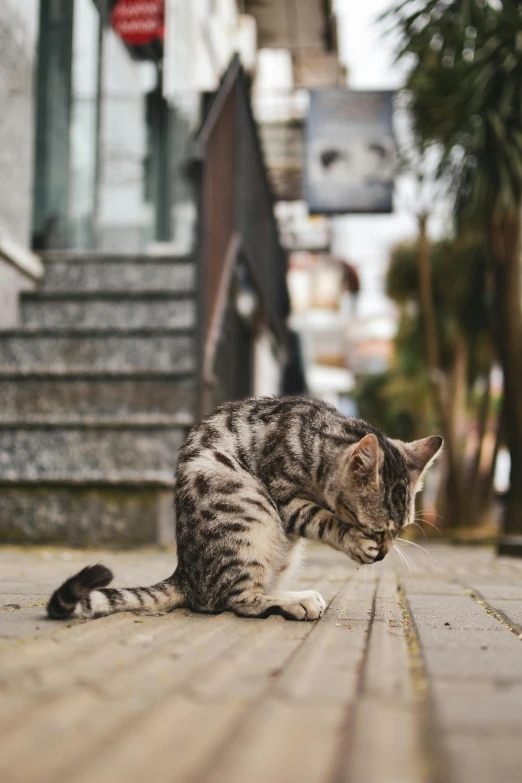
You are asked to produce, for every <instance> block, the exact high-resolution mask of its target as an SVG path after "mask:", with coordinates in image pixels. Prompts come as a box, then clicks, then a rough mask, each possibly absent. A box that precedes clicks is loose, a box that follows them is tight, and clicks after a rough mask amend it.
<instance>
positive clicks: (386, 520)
mask: <svg viewBox="0 0 522 783" xmlns="http://www.w3.org/2000/svg"><path fill="white" fill-rule="evenodd" d="M441 447H442V438H440V437H439V436H433V437H430V438H424V439H423V440H417V441H414V442H413V443H403V442H402V441H396V440H393V441H392V440H388V441H387V442H386V443H385V444H384V447H381V445H380V444H379V440H378V439H377V437H376V436H375V435H366V436H365V437H364V438H362V440H360V441H359V443H357V444H356V445H355V446H352V447H350V449H349V450H348V452H347V454H346V456H345V459H344V460H342V461H341V464H340V465H339V468H338V470H337V473H336V476H335V479H334V481H335V487H336V490H335V493H334V494H333V497H332V496H331V505H332V506H333V511H334V513H335V514H336V516H338V518H339V519H342V520H345V521H347V522H348V521H350V522H352V523H355V525H356V526H357V528H358V529H359V530H360V532H361V534H362V535H363V536H364V537H365V538H369V539H371V540H372V541H374V542H375V545H376V547H377V549H378V551H379V554H378V555H377V557H376V558H375V559H376V560H382V559H383V558H384V557H385V556H386V555H387V554H388V552H389V551H390V549H391V548H392V546H393V543H394V541H395V538H396V537H397V535H399V533H400V531H401V530H402V529H403V528H404V527H405V526H406V525H409V524H410V523H412V522H413V521H414V516H415V495H416V493H417V492H419V490H420V489H422V478H423V475H424V474H425V472H426V470H427V469H428V468H429V466H430V465H431V463H432V462H433V460H434V459H435V457H436V456H437V454H438V453H439V452H440V449H441Z"/></svg>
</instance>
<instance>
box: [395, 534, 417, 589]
mask: <svg viewBox="0 0 522 783" xmlns="http://www.w3.org/2000/svg"><path fill="white" fill-rule="evenodd" d="M395 547H397V552H398V553H399V555H400V556H401V558H402V559H403V561H404V563H405V564H406V568H407V569H408V571H409V573H410V577H411V579H413V584H415V579H414V578H413V574H412V572H411V568H410V564H409V562H408V559H407V557H406V555H405V554H404V552H403V551H402V550H401V548H400V547H399V545H398V544H394V548H395Z"/></svg>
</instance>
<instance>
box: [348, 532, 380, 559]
mask: <svg viewBox="0 0 522 783" xmlns="http://www.w3.org/2000/svg"><path fill="white" fill-rule="evenodd" d="M378 554H379V547H378V546H377V544H376V542H375V541H373V539H371V538H357V540H356V542H355V547H354V551H353V555H354V557H353V559H354V560H356V561H357V562H358V563H364V564H366V565H367V564H368V563H373V562H374V560H375V558H376V557H377V555H378Z"/></svg>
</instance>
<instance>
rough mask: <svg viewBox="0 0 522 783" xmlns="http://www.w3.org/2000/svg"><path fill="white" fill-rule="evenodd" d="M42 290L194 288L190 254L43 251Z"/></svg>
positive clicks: (187, 290) (185, 290)
mask: <svg viewBox="0 0 522 783" xmlns="http://www.w3.org/2000/svg"><path fill="white" fill-rule="evenodd" d="M42 260H43V261H44V264H45V277H44V280H43V290H44V291H71V290H73V291H115V292H118V291H121V290H126V291H138V292H141V293H143V292H145V291H177V292H189V291H192V290H194V288H195V274H196V267H195V263H194V261H193V259H192V258H191V257H189V256H183V257H175V258H172V257H162V256H159V257H158V256H150V255H148V256H131V255H118V256H114V255H107V254H101V253H81V252H79V253H73V254H71V253H70V252H63V253H62V252H51V253H44V254H43V256H42Z"/></svg>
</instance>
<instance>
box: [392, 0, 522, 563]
mask: <svg viewBox="0 0 522 783" xmlns="http://www.w3.org/2000/svg"><path fill="white" fill-rule="evenodd" d="M386 16H387V18H388V19H392V20H393V27H394V29H395V31H396V32H398V34H399V39H400V51H399V57H402V58H405V57H408V58H410V59H411V62H412V66H411V70H410V72H409V76H408V79H407V85H406V87H407V89H408V91H409V94H410V97H411V101H410V108H411V112H412V116H413V122H414V128H415V131H416V133H417V134H418V136H419V138H421V139H422V143H424V144H429V143H433V144H437V145H439V146H440V150H441V162H440V167H439V173H440V174H441V176H445V177H447V178H448V179H449V181H450V182H451V192H452V193H453V196H454V213H455V220H456V226H457V230H461V229H463V227H470V226H471V227H472V229H473V230H474V231H475V232H476V233H477V234H479V235H481V236H482V237H483V241H484V243H485V244H486V245H487V247H488V250H489V253H490V255H491V258H492V259H493V262H492V264H491V266H490V272H489V284H490V287H491V294H492V296H491V302H492V307H491V309H490V321H491V327H492V329H493V331H494V335H495V338H496V342H497V350H498V354H499V357H500V361H501V363H502V367H503V371H504V395H505V398H504V415H505V420H506V438H507V444H508V447H509V450H510V454H511V481H510V484H511V487H510V493H509V498H508V503H507V508H506V514H505V519H504V537H503V540H502V541H501V547H500V548H501V551H505V552H506V553H512V554H519V555H521V556H522V285H521V278H522V266H521V249H522V248H521V228H522V221H521V210H522V5H521V4H520V3H519V2H518V1H517V0H502V1H501V0H495V2H494V3H490V2H488V0H424V2H419V0H403V2H401V3H400V4H399V5H397V6H396V7H395V8H394V9H393V10H392V11H391V12H389V14H387V15H386ZM449 284H451V281H449Z"/></svg>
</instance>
